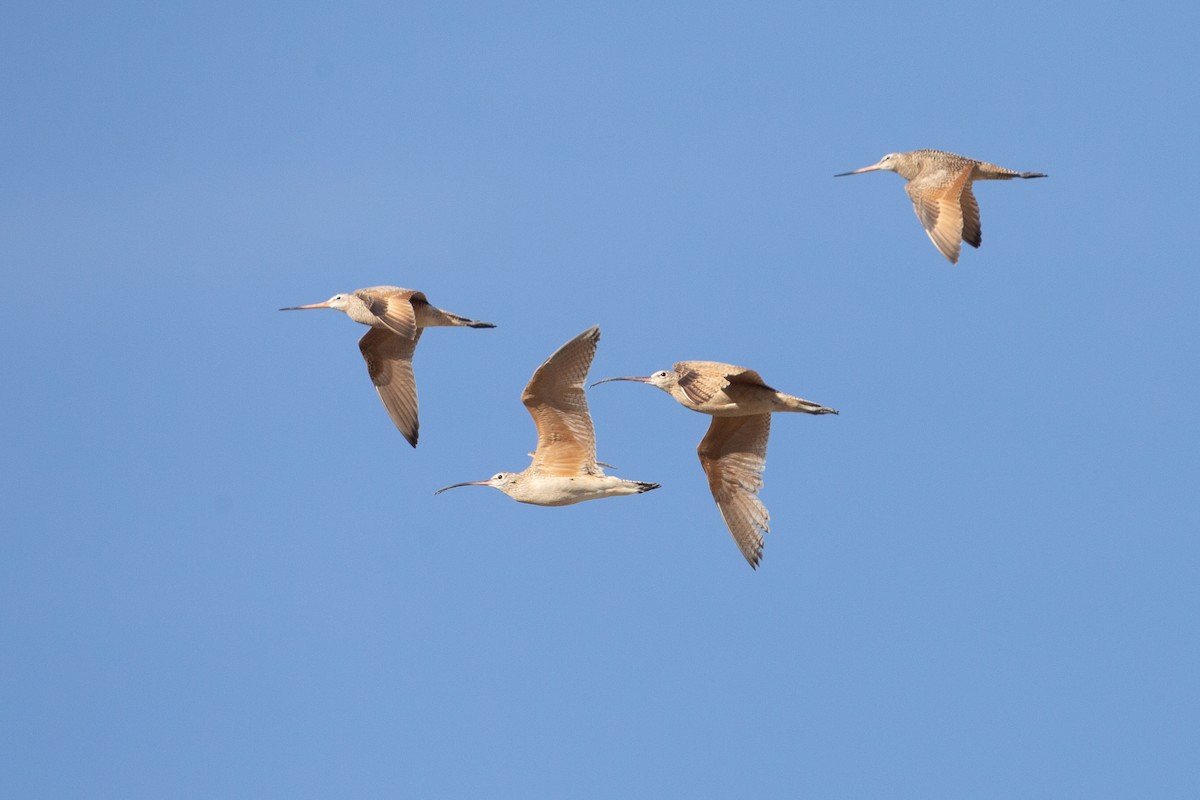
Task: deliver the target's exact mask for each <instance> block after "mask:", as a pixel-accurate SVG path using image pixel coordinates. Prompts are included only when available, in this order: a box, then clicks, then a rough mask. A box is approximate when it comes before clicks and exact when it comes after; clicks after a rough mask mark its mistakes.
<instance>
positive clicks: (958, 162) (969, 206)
mask: <svg viewBox="0 0 1200 800" xmlns="http://www.w3.org/2000/svg"><path fill="white" fill-rule="evenodd" d="M878 169H882V170H888V171H889V172H895V173H898V174H899V175H900V176H901V177H903V178H905V179H907V180H908V183H906V184H905V185H904V189H905V191H907V192H908V196H909V198H911V199H912V203H913V210H914V211H916V212H917V218H918V219H920V220H921V224H922V225H924V226H925V233H927V234H929V239H930V241H932V242H933V245H934V247H936V248H937V249H938V252H940V253H941V254H942V255H944V256H945V257H946V258H948V259H950V263H951V264H957V263H958V253H959V250H960V249H961V247H962V245H961V242H966V243H967V244H969V245H971V246H972V247H979V245H980V243H982V242H983V236H982V232H981V229H980V227H979V204H978V203H977V202H975V195H974V194H972V193H971V182H972V181H1006V180H1011V179H1012V178H1044V177H1046V176H1045V175H1044V174H1043V173H1041V172H1014V171H1013V170H1011V169H1005V168H1004V167H998V166H996V165H995V164H988V163H987V162H985V161H976V160H975V159H973V158H966V157H964V156H959V155H955V154H954V153H946V152H943V151H941V150H913V151H911V152H908V153H888V154H887V155H886V156H884V157H883V158H881V159H879V163H878V164H872V165H871V166H869V167H863V168H862V169H856V170H853V171H851V172H841V173H838V174H837V175H834V176H833V177H835V178H841V177H843V176H845V175H858V174H860V173H863V172H874V171H875V170H878Z"/></svg>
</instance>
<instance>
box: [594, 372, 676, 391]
mask: <svg viewBox="0 0 1200 800" xmlns="http://www.w3.org/2000/svg"><path fill="white" fill-rule="evenodd" d="M609 381H634V382H636V383H646V384H649V385H650V386H657V387H658V388H659V389H662V390H663V391H664V392H667V393H670V391H671V390H672V389H674V388H675V387H676V386H677V385H678V384H679V376H678V375H676V374H675V371H674V370H670V369H660V370H659V371H658V372H655V373H653V374H650V375H646V376H644V377H628V378H605V379H604V380H602V381H596V382H595V383H593V384H592V386H599V385H600V384H602V383H608V382H609Z"/></svg>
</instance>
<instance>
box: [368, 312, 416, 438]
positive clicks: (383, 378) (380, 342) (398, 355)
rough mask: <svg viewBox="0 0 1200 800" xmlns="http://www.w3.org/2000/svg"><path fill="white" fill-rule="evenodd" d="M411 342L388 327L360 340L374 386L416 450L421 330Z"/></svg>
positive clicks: (369, 333) (385, 406)
mask: <svg viewBox="0 0 1200 800" xmlns="http://www.w3.org/2000/svg"><path fill="white" fill-rule="evenodd" d="M414 330H415V331H416V334H415V335H414V336H413V338H411V339H409V338H406V337H404V336H400V335H399V334H396V333H393V332H392V331H390V330H388V329H386V328H371V330H369V331H367V333H366V335H365V336H363V337H362V338H361V339H359V340H358V349H359V350H361V351H362V355H363V358H364V359H365V360H366V362H367V373H368V374H369V375H370V376H371V383H373V384H375V390H376V391H377V392H379V399H380V400H382V401H383V407H384V408H386V409H387V412H388V416H390V417H391V418H392V422H394V423H395V424H396V427H397V428H399V429H400V433H402V434H404V438H405V439H407V440H408V443H409V444H411V445H412V446H413V447H416V446H417V432H418V428H419V425H418V422H417V382H416V379H415V378H414V377H413V369H412V358H413V351H415V350H416V349H417V340H418V339H420V338H421V329H420V328H414Z"/></svg>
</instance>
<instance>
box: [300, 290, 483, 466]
mask: <svg viewBox="0 0 1200 800" xmlns="http://www.w3.org/2000/svg"><path fill="white" fill-rule="evenodd" d="M308 308H333V309H337V310H338V311H343V312H345V314H346V316H348V317H350V319H352V320H354V321H355V322H361V323H362V324H363V325H370V326H371V330H369V331H367V333H366V335H365V336H363V337H362V338H361V339H359V340H358V349H359V350H361V351H362V355H363V358H364V359H365V360H366V362H367V373H368V374H369V375H370V376H371V382H372V383H374V384H375V389H376V391H378V392H379V399H380V400H382V401H383V407H384V408H386V409H387V412H388V416H390V417H391V418H392V422H394V423H395V424H396V427H397V428H398V429H399V430H400V433H402V434H404V438H405V439H407V440H408V443H409V444H411V445H412V446H413V447H416V446H417V431H418V428H419V424H418V422H417V383H416V380H414V378H413V369H412V358H413V351H414V350H416V348H417V340H418V339H420V338H421V331H422V330H423V329H425V328H434V327H439V326H446V325H454V326H465V327H468V328H494V327H496V326H495V325H493V324H492V323H490V322H480V321H478V320H474V319H467V318H466V317H460V316H459V315H457V314H451V313H450V312H449V311H443V310H442V309H440V308H436V307H434V306H431V305H429V301H428V300H426V299H425V295H424V293H422V292H417V291H414V290H412V289H401V288H400V287H399V286H372V287H370V288H367V289H359V290H358V291H355V292H350V293H348V294H335V295H334V296H333V297H331V298H329V299H328V300H326V301H325V302H324V303H313V304H311V305H307V306H292V307H290V308H281V309H279V310H280V311H301V310H303V309H308Z"/></svg>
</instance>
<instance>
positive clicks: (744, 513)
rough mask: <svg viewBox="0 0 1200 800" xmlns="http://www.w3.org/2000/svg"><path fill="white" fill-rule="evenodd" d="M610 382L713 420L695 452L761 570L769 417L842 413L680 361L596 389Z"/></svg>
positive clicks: (755, 379)
mask: <svg viewBox="0 0 1200 800" xmlns="http://www.w3.org/2000/svg"><path fill="white" fill-rule="evenodd" d="M608 381H638V382H639V383H648V384H650V385H651V386H657V387H658V388H659V389H662V390H663V391H664V392H666V393H667V394H669V395H671V397H674V398H675V399H676V400H678V401H679V403H680V405H683V406H686V407H687V408H690V409H691V410H692V411H698V412H700V413H701V414H709V415H711V416H712V418H713V421H712V423H711V424H710V425H709V426H708V433H706V434H704V438H703V439H701V440H700V446H699V447H698V448H697V449H696V453H697V454H698V455H699V456H700V465H701V466H702V467H704V472H705V474H707V475H708V487H709V489H711V490H712V495H713V499H714V500H716V501H717V508H718V509H719V510H720V512H721V516H722V517H723V518H724V519H725V525H726V526H727V527H728V528H729V532H730V533H731V534H733V540H734V541H735V542H737V546H738V547H739V548H740V549H741V551H742V555H743V556H745V557H746V560H747V561H748V562H750V566H751V567H754V568H755V569H758V562H759V560H760V559H761V558H762V550H763V535H764V534H765V533H767V532H768V530H770V527H769V525H768V522H769V520H770V515H769V514H768V513H767V509H766V507H765V506H764V505H763V504H762V502H761V501H760V500H759V499H758V490H759V489H761V488H762V485H763V481H762V473H763V468H764V467H766V464H767V437H768V436H769V435H770V432H771V414H772V413H774V412H779V411H799V412H803V413H805V414H836V413H838V412H837V411H835V410H834V409H832V408H827V407H825V406H823V405H820V404H819V403H814V402H812V401H810V400H804V399H802V398H799V397H793V396H792V395H790V394H784V393H783V392H779V391H776V390H775V389H772V388H771V387H770V386H768V385H767V384H766V383H764V382H763V379H762V377H760V376H759V374H758V373H757V372H755V371H754V370H752V369H746V368H744V367H735V366H734V365H732V364H721V363H718V362H716V361H680V362H679V363H677V364H676V365H675V366H674V367H672V368H671V369H669V370H666V369H664V370H660V371H658V372H656V373H654V374H653V375H649V376H647V377H644V378H605V379H604V380H602V381H597V382H596V383H593V384H592V386H597V385H599V384H601V383H607V382H608Z"/></svg>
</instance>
